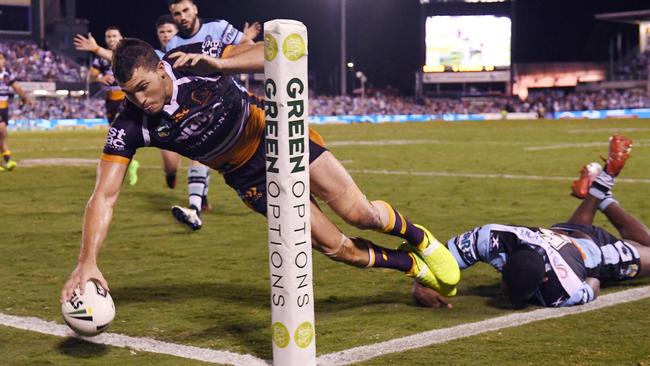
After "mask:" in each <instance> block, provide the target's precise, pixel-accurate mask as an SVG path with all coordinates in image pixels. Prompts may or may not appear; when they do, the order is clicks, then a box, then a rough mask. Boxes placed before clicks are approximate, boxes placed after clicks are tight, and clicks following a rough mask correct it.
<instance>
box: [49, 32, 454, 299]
mask: <svg viewBox="0 0 650 366" xmlns="http://www.w3.org/2000/svg"><path fill="white" fill-rule="evenodd" d="M216 46H217V47H215V48H213V50H212V51H214V52H217V53H219V55H218V56H219V57H218V58H215V57H210V56H207V55H203V54H201V53H200V52H201V44H193V45H187V46H182V47H180V48H177V49H175V50H171V51H170V53H169V54H167V55H165V57H164V58H163V59H162V60H159V58H158V56H156V54H155V52H154V50H153V48H152V47H151V46H150V45H149V44H147V43H146V42H143V41H140V40H137V39H125V40H124V41H122V42H121V43H120V45H119V46H118V48H117V49H116V50H115V51H114V56H113V68H114V73H115V77H116V79H117V80H118V82H119V83H120V86H121V87H122V89H123V90H124V92H125V93H126V95H127V98H128V102H127V104H126V106H125V109H124V111H123V112H122V113H121V114H120V115H119V116H118V118H117V119H116V120H115V122H114V123H113V125H112V126H111V128H110V129H109V132H108V137H107V140H106V144H105V146H104V153H103V155H102V158H101V160H100V163H99V166H98V168H97V182H96V185H95V190H94V192H93V194H92V196H91V197H90V200H89V201H88V204H87V206H86V211H85V213H84V222H83V231H82V243H81V250H80V254H79V257H78V264H77V266H76V268H75V269H74V271H73V272H72V274H71V275H70V278H69V280H68V281H67V282H66V283H65V285H64V287H63V290H62V292H61V300H62V301H63V300H65V299H67V298H69V297H70V295H71V294H72V291H73V289H74V288H75V287H76V286H77V285H78V284H79V283H85V281H86V280H88V279H90V278H94V279H97V280H98V281H99V282H100V284H101V285H102V286H104V287H105V288H106V289H108V284H107V282H106V280H105V279H104V276H103V275H102V273H101V272H100V270H99V268H98V267H97V257H98V255H99V252H100V249H101V247H102V244H103V242H104V238H105V237H106V234H107V232H108V228H109V225H110V222H111V219H112V213H113V207H114V205H115V202H116V200H117V197H118V194H119V192H120V187H121V185H120V182H121V181H122V178H123V176H124V173H125V171H126V167H127V165H128V163H129V161H130V160H131V158H132V157H133V155H134V154H135V151H136V149H138V148H141V147H145V146H154V147H158V148H162V149H167V150H170V151H175V152H177V153H179V154H181V155H183V156H186V157H188V158H190V159H194V160H198V161H200V162H201V163H202V164H205V165H207V166H209V167H211V168H213V169H215V170H217V171H219V172H220V173H221V174H222V175H223V177H224V179H225V181H226V183H227V184H228V185H229V186H230V187H232V188H233V189H235V190H236V192H237V193H238V195H239V196H240V198H241V199H242V200H243V201H244V202H245V203H246V204H247V205H248V206H249V207H251V208H252V209H253V210H255V211H256V212H258V213H260V214H263V215H265V214H266V210H267V207H266V206H267V204H266V172H265V171H266V163H265V154H264V151H265V141H264V129H265V116H264V110H263V107H262V102H261V101H260V100H259V99H257V98H256V97H254V96H252V95H250V94H249V93H248V92H247V91H246V89H244V88H243V87H241V86H240V85H239V84H237V83H236V82H235V81H234V79H233V78H231V77H230V76H227V75H231V74H236V73H241V72H262V71H263V68H264V48H263V44H261V43H258V44H254V45H238V46H233V45H228V46H223V45H222V44H217V45H216ZM193 52H194V53H193ZM309 149H310V153H309V154H310V184H311V194H312V195H313V196H315V197H318V198H320V199H321V200H322V201H323V202H325V203H326V204H327V205H328V206H329V207H330V208H331V209H332V210H333V211H334V212H335V213H336V214H337V215H339V216H340V217H341V218H343V219H344V220H345V221H346V222H348V223H349V224H352V225H354V226H356V227H358V228H361V229H372V230H377V231H380V232H384V233H386V234H389V235H394V236H397V237H400V238H402V239H403V240H405V241H406V242H407V243H406V244H405V245H404V246H402V247H401V248H400V249H398V250H393V249H388V248H384V247H380V246H378V245H377V244H375V243H372V242H371V241H369V240H366V239H362V238H351V237H348V236H346V235H345V234H343V233H342V232H341V231H340V230H339V229H338V228H337V227H336V225H334V224H333V223H332V221H330V219H328V218H327V217H326V216H325V215H324V213H323V212H322V211H321V210H320V208H319V207H318V205H317V204H316V202H315V200H312V203H311V228H312V243H313V246H314V247H315V248H316V249H318V250H319V251H321V252H322V253H323V254H325V255H326V256H328V257H329V258H331V259H333V260H336V261H341V262H344V263H347V264H349V265H353V266H356V267H360V268H369V267H382V268H392V269H395V270H398V271H402V272H404V273H406V274H407V275H408V276H410V277H414V278H415V279H416V280H417V281H419V282H420V283H422V284H424V285H425V286H428V287H432V288H435V289H437V290H438V291H442V292H443V293H446V294H450V295H453V294H455V291H456V290H455V285H456V284H457V283H458V281H459V280H460V270H459V268H458V264H457V263H456V261H455V260H454V258H453V257H452V256H451V254H450V253H449V251H448V250H447V248H446V247H445V246H444V245H442V244H441V243H439V242H438V241H437V240H436V239H435V238H434V237H433V235H431V233H429V232H428V231H427V230H426V229H425V228H423V227H421V226H417V225H414V224H412V223H411V222H410V221H408V220H407V219H406V218H404V216H403V215H402V214H401V213H400V212H399V211H397V210H396V209H394V208H393V207H392V206H391V205H390V204H388V203H386V202H384V201H369V200H368V199H367V198H366V196H365V195H364V194H363V193H362V192H361V190H360V189H359V187H358V186H357V185H356V184H355V182H354V181H353V180H352V177H351V176H350V175H349V174H348V172H347V171H346V170H345V168H344V167H343V166H342V165H341V163H340V162H339V161H338V160H337V159H336V158H335V157H334V155H333V154H332V153H331V152H329V151H328V150H327V149H326V148H325V147H324V144H323V140H322V138H321V137H320V136H319V135H318V134H317V133H316V132H314V131H310V143H309ZM244 234H245V233H242V235H244Z"/></svg>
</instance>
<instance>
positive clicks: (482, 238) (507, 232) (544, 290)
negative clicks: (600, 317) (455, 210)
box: [447, 224, 595, 307]
mask: <svg viewBox="0 0 650 366" xmlns="http://www.w3.org/2000/svg"><path fill="white" fill-rule="evenodd" d="M447 245H448V247H449V251H450V252H451V253H452V255H453V256H454V258H456V261H457V262H458V265H459V266H460V268H461V269H465V268H468V267H470V266H472V265H474V264H475V263H477V262H479V261H480V262H485V263H489V264H490V265H492V266H493V267H494V268H496V269H497V270H498V271H502V270H503V266H504V265H505V263H506V262H507V260H508V256H509V255H510V254H511V253H512V252H513V250H514V249H515V248H516V247H517V246H521V245H526V246H528V247H530V248H532V249H533V250H535V251H536V252H538V253H539V254H540V255H542V257H543V258H544V262H545V263H546V274H545V277H547V278H548V280H547V281H545V282H544V283H543V284H542V285H541V286H540V288H539V290H538V291H537V293H536V295H535V296H536V298H537V300H538V301H539V302H540V303H541V304H542V305H544V306H551V307H559V306H571V305H579V304H584V303H587V302H589V301H592V300H593V299H594V298H595V296H594V292H593V289H592V288H591V287H590V286H589V285H588V284H587V283H586V282H585V279H586V278H587V269H586V267H585V263H584V258H585V256H584V253H583V252H582V251H581V249H580V247H579V246H578V245H576V244H575V243H574V242H573V241H572V239H571V238H569V237H567V236H563V235H560V234H557V233H555V232H553V231H551V230H547V229H542V228H527V227H522V226H510V225H498V224H489V225H485V226H481V227H477V228H475V229H473V230H470V231H468V232H466V233H463V234H461V235H459V236H456V237H454V238H452V239H450V240H449V241H448V243H447Z"/></svg>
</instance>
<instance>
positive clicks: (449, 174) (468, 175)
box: [348, 169, 650, 183]
mask: <svg viewBox="0 0 650 366" xmlns="http://www.w3.org/2000/svg"><path fill="white" fill-rule="evenodd" d="M348 171H349V172H350V173H353V174H377V175H412V176H416V177H445V178H477V179H488V178H491V179H521V180H560V181H567V180H575V179H576V177H553V176H544V175H523V174H491V173H452V172H407V171H400V170H371V169H348ZM616 182H617V183H621V182H623V183H650V179H635V178H616Z"/></svg>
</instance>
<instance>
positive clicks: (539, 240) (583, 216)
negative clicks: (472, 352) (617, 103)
mask: <svg viewBox="0 0 650 366" xmlns="http://www.w3.org/2000/svg"><path fill="white" fill-rule="evenodd" d="M631 148H632V141H630V140H629V139H627V138H625V137H623V136H620V135H614V136H612V137H611V139H610V147H609V156H608V158H607V160H606V166H605V169H604V170H603V169H602V167H600V165H599V164H597V163H591V164H589V166H585V167H583V168H582V170H581V176H580V178H579V179H578V180H576V181H575V182H573V185H572V194H573V195H574V196H576V197H578V198H582V199H584V200H583V201H582V202H581V203H580V205H579V206H578V208H577V209H576V210H575V212H574V213H573V215H572V216H571V218H569V220H568V221H567V222H565V223H560V224H555V225H553V226H551V228H550V229H543V228H530V227H522V226H512V225H498V224H489V225H484V226H481V227H477V228H475V229H473V230H470V231H468V232H466V233H464V234H461V235H459V236H457V237H454V238H452V239H450V240H449V241H448V243H447V244H448V246H449V250H450V251H451V253H452V254H453V255H454V257H455V258H456V261H457V262H458V264H459V265H460V267H461V268H463V269H464V268H468V267H470V266H472V265H474V264H475V263H477V262H486V263H489V264H491V265H492V266H493V267H494V268H496V269H497V270H499V271H500V272H502V280H503V283H504V284H505V286H504V289H505V290H506V291H507V292H508V293H509V295H510V298H511V300H512V302H513V304H514V305H515V306H520V305H523V304H525V303H526V302H528V301H529V300H533V301H535V302H537V303H539V304H541V305H543V306H549V307H560V306H571V305H580V304H584V303H587V302H590V301H592V300H594V299H595V298H596V297H597V295H598V293H599V290H600V281H621V280H626V279H631V278H635V277H637V276H648V275H650V230H649V229H648V227H647V226H646V225H644V224H643V223H642V222H641V221H639V220H638V219H637V218H635V217H634V216H632V215H631V214H629V213H628V212H627V211H626V210H625V209H623V207H622V206H621V205H620V204H619V203H618V202H617V201H616V200H615V199H614V198H613V195H612V192H611V188H612V187H613V185H614V180H615V177H616V176H617V175H618V174H619V173H620V171H621V169H622V168H623V166H624V165H625V162H626V160H627V159H628V157H629V154H630V151H631ZM588 167H590V168H588ZM597 211H601V212H602V213H603V214H604V215H605V216H606V217H607V219H608V220H609V221H610V222H611V223H612V225H614V227H616V229H617V230H618V232H619V235H620V237H621V239H619V238H616V237H615V236H613V235H612V234H610V233H608V232H607V231H605V230H604V229H603V228H600V227H596V226H593V220H594V216H595V214H596V212H597ZM413 296H414V297H415V299H416V300H417V301H418V302H419V303H421V304H423V305H425V306H431V307H440V306H445V305H448V302H447V301H446V299H445V298H444V297H441V296H439V294H437V293H435V291H433V290H431V289H428V288H424V287H422V286H419V285H418V284H415V285H414V288H413Z"/></svg>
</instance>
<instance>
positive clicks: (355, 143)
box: [327, 140, 524, 147]
mask: <svg viewBox="0 0 650 366" xmlns="http://www.w3.org/2000/svg"><path fill="white" fill-rule="evenodd" d="M523 144H524V143H522V142H504V141H452V140H367V141H359V140H339V141H327V146H328V147H330V146H390V145H502V146H517V145H523Z"/></svg>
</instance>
